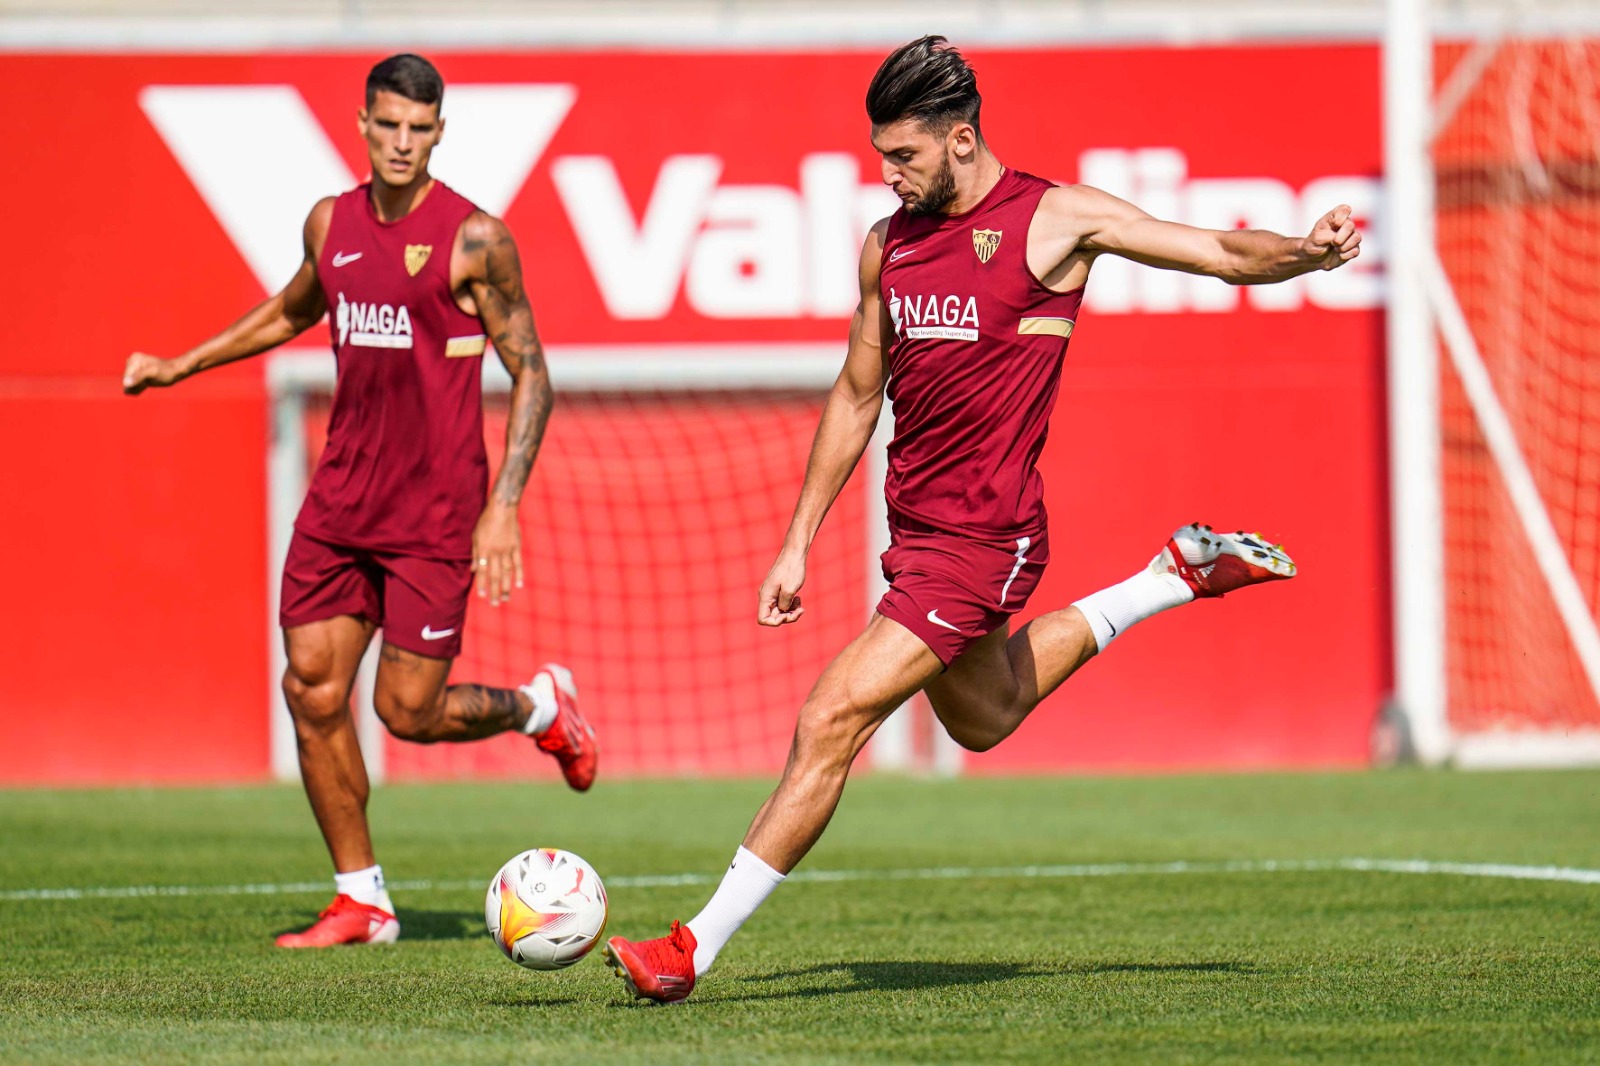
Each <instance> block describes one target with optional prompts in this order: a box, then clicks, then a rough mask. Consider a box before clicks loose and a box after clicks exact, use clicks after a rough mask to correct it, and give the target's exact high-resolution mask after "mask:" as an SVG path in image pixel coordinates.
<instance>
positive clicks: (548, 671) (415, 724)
mask: <svg viewBox="0 0 1600 1066" xmlns="http://www.w3.org/2000/svg"><path fill="white" fill-rule="evenodd" d="M450 664H451V660H449V659H437V658H432V657H429V656H425V655H419V654H417V653H416V652H413V651H409V650H407V649H405V648H401V647H397V646H396V645H394V644H391V643H388V642H387V641H385V643H384V645H383V651H382V656H381V658H380V660H379V663H378V677H377V683H376V687H375V689H374V692H373V700H372V702H373V707H374V709H375V710H376V711H377V712H378V717H379V718H381V719H382V720H383V724H384V725H385V726H386V727H388V730H389V732H391V733H393V734H394V735H395V736H397V737H399V738H400V739H401V740H409V741H413V742H414V743H418V744H435V743H440V742H449V741H464V740H478V739H481V738H483V737H492V736H494V735H495V734H497V733H505V732H508V731H511V730H517V731H519V732H522V733H525V734H527V735H528V736H530V737H532V738H533V739H534V740H535V742H536V743H537V744H538V746H539V748H540V749H541V750H542V751H545V752H547V753H549V754H550V755H553V756H554V757H555V758H556V761H557V762H558V763H560V765H561V772H562V775H563V776H564V777H565V778H566V780H567V784H569V785H570V786H572V787H573V788H574V789H576V790H578V791H579V792H583V791H586V790H587V789H588V788H589V786H590V785H592V784H593V783H594V777H595V770H596V767H597V765H598V762H599V748H598V745H597V744H596V742H595V738H594V730H592V729H591V728H589V724H588V723H587V722H586V721H584V719H583V717H582V715H581V714H579V712H578V689H577V685H576V684H575V683H574V682H573V680H572V672H571V671H570V670H568V669H567V668H566V667H564V666H561V665H558V664H556V663H546V664H545V665H544V666H541V667H540V668H539V670H538V672H537V673H535V674H534V676H533V679H532V680H531V681H529V682H528V684H526V685H524V686H522V687H521V688H515V689H509V688H492V687H490V686H488V685H477V684H460V685H446V683H445V682H446V679H447V678H448V677H449V675H450Z"/></svg>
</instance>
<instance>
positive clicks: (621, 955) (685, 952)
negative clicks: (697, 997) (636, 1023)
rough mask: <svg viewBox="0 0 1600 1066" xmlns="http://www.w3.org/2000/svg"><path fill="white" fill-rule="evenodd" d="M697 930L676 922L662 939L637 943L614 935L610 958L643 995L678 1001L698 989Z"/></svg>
mask: <svg viewBox="0 0 1600 1066" xmlns="http://www.w3.org/2000/svg"><path fill="white" fill-rule="evenodd" d="M694 946H695V945H694V934H693V933H691V932H689V927H688V926H686V925H682V924H680V923H678V922H673V923H672V931H671V932H670V933H668V934H667V935H666V936H664V937H662V938H661V939H659V940H641V941H639V943H637V944H635V943H634V942H633V941H631V940H624V939H623V938H622V937H620V936H614V937H612V938H611V939H610V940H607V941H606V948H605V951H606V961H607V962H609V963H610V964H611V968H612V969H613V970H616V971H617V976H618V977H620V978H622V979H623V980H624V981H626V982H627V984H628V988H630V989H631V990H632V991H633V994H634V995H636V996H638V997H639V998H640V999H653V1000H655V1001H656V1002H657V1003H677V1002H678V1001H679V1000H684V999H688V998H689V993H690V992H693V991H694Z"/></svg>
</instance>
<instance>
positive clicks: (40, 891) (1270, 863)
mask: <svg viewBox="0 0 1600 1066" xmlns="http://www.w3.org/2000/svg"><path fill="white" fill-rule="evenodd" d="M1319 871H1341V872H1355V873H1391V874H1444V875H1449V876H1456V877H1493V878H1509V879H1512V880H1520V881H1564V882H1567V883H1570V884H1581V885H1600V870H1584V869H1577V868H1573V867H1569V866H1514V865H1509V864H1506V863H1491V862H1435V861H1432V860H1429V859H1244V860H1238V861H1231V862H1111V863H1091V864H1075V865H1062V866H935V867H926V868H922V869H910V870H797V871H795V872H794V873H792V874H790V875H789V878H788V879H789V880H790V881H813V882H819V881H954V880H962V879H965V878H1025V879H1026V878H1047V879H1054V878H1071V877H1129V876H1147V875H1160V874H1262V873H1308V872H1310V873H1314V872H1319ZM721 876H722V875H721V874H720V873H718V874H695V873H685V874H656V875H644V876H637V877H628V876H619V877H608V878H606V884H607V885H608V886H609V887H611V888H614V889H615V888H668V887H675V886H680V885H711V884H715V883H716V882H717V881H718V880H719V879H720V878H721ZM487 883H488V882H487V881H483V880H470V881H469V880H445V881H390V882H389V887H390V888H391V889H394V890H395V891H397V892H428V891H451V892H454V891H458V890H465V889H469V888H476V889H482V888H484V887H486V886H487ZM327 891H328V882H327V881H291V882H288V883H284V884H261V885H127V886H108V887H103V888H21V889H8V890H0V903H25V902H30V901H35V900H75V899H138V898H142V897H145V896H282V895H294V894H299V893H305V894H312V893H324V892H327Z"/></svg>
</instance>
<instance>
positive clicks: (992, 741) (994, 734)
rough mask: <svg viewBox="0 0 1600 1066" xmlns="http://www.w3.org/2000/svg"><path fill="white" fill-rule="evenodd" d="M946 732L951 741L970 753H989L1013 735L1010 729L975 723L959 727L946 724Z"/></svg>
mask: <svg viewBox="0 0 1600 1066" xmlns="http://www.w3.org/2000/svg"><path fill="white" fill-rule="evenodd" d="M945 732H947V733H949V734H950V739H951V740H953V741H955V742H956V743H957V744H959V745H961V746H962V747H963V748H965V749H967V750H968V751H988V750H989V749H990V748H992V747H994V746H995V745H996V744H998V743H1000V742H1001V741H1002V740H1004V739H1005V738H1006V737H1008V736H1010V735H1011V730H1009V729H1002V728H999V727H997V726H993V725H988V724H974V723H963V724H961V725H957V726H951V725H950V724H949V723H946V724H945Z"/></svg>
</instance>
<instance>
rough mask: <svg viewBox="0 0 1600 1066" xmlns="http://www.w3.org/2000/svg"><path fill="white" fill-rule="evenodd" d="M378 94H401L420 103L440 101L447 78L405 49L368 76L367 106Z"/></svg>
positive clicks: (382, 63)
mask: <svg viewBox="0 0 1600 1066" xmlns="http://www.w3.org/2000/svg"><path fill="white" fill-rule="evenodd" d="M379 93H399V94H400V95H401V96H403V97H405V98H406V99H407V100H415V101H416V102H417V103H419V104H438V103H440V102H442V101H443V100H444V79H443V78H441V77H439V71H438V68H436V67H435V66H434V65H433V64H432V63H430V62H428V61H427V60H426V59H423V58H422V57H421V56H416V55H412V54H411V53H410V52H403V53H401V54H400V55H397V56H390V57H389V58H388V59H385V60H384V61H383V62H381V63H379V64H378V65H377V66H375V67H373V68H372V72H371V73H369V74H368V75H367V106H368V107H371V106H372V102H373V101H374V100H376V99H377V98H378V94H379Z"/></svg>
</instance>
